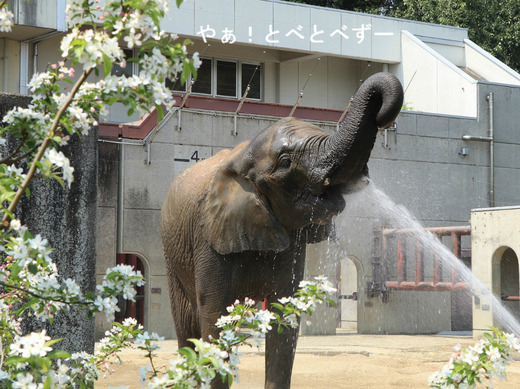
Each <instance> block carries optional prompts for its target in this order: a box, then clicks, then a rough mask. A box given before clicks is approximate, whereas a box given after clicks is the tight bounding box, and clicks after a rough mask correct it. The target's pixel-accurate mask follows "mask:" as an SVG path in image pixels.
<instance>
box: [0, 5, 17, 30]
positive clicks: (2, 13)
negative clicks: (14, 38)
mask: <svg viewBox="0 0 520 389" xmlns="http://www.w3.org/2000/svg"><path fill="white" fill-rule="evenodd" d="M13 26H14V15H13V13H12V12H11V11H10V10H9V8H7V7H6V6H4V7H2V8H0V31H1V32H9V31H11V29H12V28H13Z"/></svg>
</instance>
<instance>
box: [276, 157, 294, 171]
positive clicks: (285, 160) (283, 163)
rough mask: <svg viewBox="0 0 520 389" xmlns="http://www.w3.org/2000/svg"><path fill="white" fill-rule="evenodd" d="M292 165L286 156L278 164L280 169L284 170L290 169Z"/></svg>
mask: <svg viewBox="0 0 520 389" xmlns="http://www.w3.org/2000/svg"><path fill="white" fill-rule="evenodd" d="M291 163H292V160H291V158H289V157H287V156H284V157H282V159H280V162H279V163H278V167H280V168H282V169H287V168H288V167H290V166H291Z"/></svg>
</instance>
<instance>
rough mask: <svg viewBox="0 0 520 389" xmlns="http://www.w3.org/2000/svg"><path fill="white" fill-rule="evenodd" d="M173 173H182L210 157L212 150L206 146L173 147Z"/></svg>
mask: <svg viewBox="0 0 520 389" xmlns="http://www.w3.org/2000/svg"><path fill="white" fill-rule="evenodd" d="M173 150H174V158H173V162H174V169H173V170H174V173H175V175H177V174H179V173H181V172H183V171H184V170H186V169H187V168H188V167H190V166H191V165H193V164H195V163H197V162H199V161H202V160H204V159H206V158H209V157H211V155H212V148H211V147H207V146H188V145H175V146H174V148H173Z"/></svg>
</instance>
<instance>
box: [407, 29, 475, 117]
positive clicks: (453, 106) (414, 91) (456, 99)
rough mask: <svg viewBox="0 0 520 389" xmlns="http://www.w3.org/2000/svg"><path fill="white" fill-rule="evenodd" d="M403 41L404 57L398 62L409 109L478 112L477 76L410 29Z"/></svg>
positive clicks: (450, 113)
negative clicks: (463, 69)
mask: <svg viewBox="0 0 520 389" xmlns="http://www.w3.org/2000/svg"><path fill="white" fill-rule="evenodd" d="M401 44H402V55H403V59H405V60H403V61H402V62H401V63H400V64H399V65H398V74H399V76H400V79H401V81H402V82H403V85H404V87H405V89H406V93H405V98H404V102H405V104H406V105H408V106H409V107H411V108H410V109H413V110H415V111H423V112H434V113H442V114H449V115H459V116H476V109H477V105H476V104H475V102H476V101H475V100H476V91H477V86H476V81H475V80H473V79H472V78H471V77H470V76H468V75H467V74H466V73H464V72H463V71H462V70H460V69H458V68H457V66H456V65H455V64H453V63H452V62H450V61H449V60H447V59H446V58H444V57H443V56H442V55H441V54H439V53H438V52H437V51H435V50H434V49H432V48H431V47H430V46H428V45H427V44H425V43H423V42H422V41H421V40H420V39H418V38H417V37H415V36H414V35H412V34H411V33H409V32H407V31H403V32H402V41H401ZM446 85H449V88H447V87H445V86H446Z"/></svg>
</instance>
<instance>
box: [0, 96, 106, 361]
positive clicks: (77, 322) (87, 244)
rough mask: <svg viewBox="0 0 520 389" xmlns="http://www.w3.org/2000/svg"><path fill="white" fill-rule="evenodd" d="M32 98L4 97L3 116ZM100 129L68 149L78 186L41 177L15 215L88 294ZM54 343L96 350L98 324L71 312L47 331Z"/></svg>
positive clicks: (31, 326)
mask: <svg viewBox="0 0 520 389" xmlns="http://www.w3.org/2000/svg"><path fill="white" fill-rule="evenodd" d="M29 101H30V100H29V97H27V96H21V95H14V96H13V95H7V94H0V107H1V109H0V113H4V114H5V112H7V110H9V109H10V108H11V107H13V106H18V105H22V106H26V105H27V104H28V102H29ZM97 138H98V137H97V128H95V129H93V130H92V131H91V132H90V133H89V134H88V135H87V136H84V137H82V138H81V139H79V137H77V136H74V137H72V139H71V141H70V142H69V144H68V145H67V146H65V147H63V148H62V151H63V153H64V154H65V155H66V156H68V157H69V159H70V162H71V166H73V167H74V183H73V184H72V186H71V188H70V189H68V188H65V189H64V188H62V187H61V186H60V185H59V183H58V182H56V181H50V180H47V179H43V178H36V179H35V180H34V181H33V182H32V184H31V187H30V189H31V196H30V199H27V198H24V199H23V200H22V201H21V202H20V204H19V205H18V208H17V209H16V211H15V213H16V216H17V217H19V218H21V219H22V222H23V223H24V224H26V225H27V226H28V227H29V230H30V231H31V232H32V234H33V235H36V234H41V235H42V237H44V238H46V239H48V241H49V246H50V247H53V248H54V249H55V251H54V252H53V253H52V255H51V256H52V258H53V260H54V261H55V262H56V264H57V266H58V271H59V273H60V274H61V275H62V276H63V277H65V278H69V277H70V278H73V279H75V280H76V282H78V284H79V285H80V287H81V290H82V292H87V291H89V290H90V291H93V290H94V288H95V270H96V226H97ZM40 327H41V323H40V322H39V320H32V321H31V322H30V323H28V324H27V325H24V330H26V331H29V330H39V329H40ZM46 327H47V332H48V333H49V335H50V336H51V337H53V338H63V341H62V342H60V343H58V344H56V346H55V347H56V348H59V349H65V350H67V351H69V352H72V353H73V352H78V351H87V352H90V353H92V352H93V351H94V320H93V319H89V318H88V317H87V314H86V311H84V310H83V311H78V310H76V309H71V311H70V312H69V313H67V314H59V315H57V317H56V319H55V321H54V323H53V325H52V326H48V325H47V326H46Z"/></svg>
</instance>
